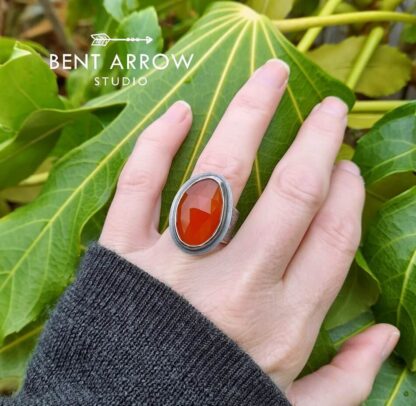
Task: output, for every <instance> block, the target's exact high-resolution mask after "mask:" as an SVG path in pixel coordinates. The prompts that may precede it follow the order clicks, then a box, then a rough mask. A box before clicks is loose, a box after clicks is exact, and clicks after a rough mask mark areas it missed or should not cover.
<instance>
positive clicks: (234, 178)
mask: <svg viewBox="0 0 416 406" xmlns="http://www.w3.org/2000/svg"><path fill="white" fill-rule="evenodd" d="M196 171H197V172H199V173H204V172H216V173H220V174H221V175H223V176H224V177H225V178H226V179H227V180H228V181H229V182H230V183H231V184H232V185H233V186H234V187H236V188H243V187H244V185H245V183H246V176H247V175H246V172H247V168H246V167H245V165H244V162H243V161H242V160H241V159H239V158H235V157H232V156H230V155H228V154H221V153H216V154H211V153H209V154H206V155H204V156H202V157H201V159H200V161H199V162H198V164H197V166H196Z"/></svg>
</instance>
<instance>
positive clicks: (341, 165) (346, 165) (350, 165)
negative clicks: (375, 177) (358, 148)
mask: <svg viewBox="0 0 416 406" xmlns="http://www.w3.org/2000/svg"><path fill="white" fill-rule="evenodd" d="M337 168H338V169H340V170H341V171H346V172H349V173H352V174H353V175H355V176H360V175H361V171H360V168H359V167H358V165H356V164H355V163H354V162H351V161H347V160H343V161H339V162H338V163H337Z"/></svg>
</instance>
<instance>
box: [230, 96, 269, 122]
mask: <svg viewBox="0 0 416 406" xmlns="http://www.w3.org/2000/svg"><path fill="white" fill-rule="evenodd" d="M231 104H232V106H233V107H236V108H238V109H241V110H244V111H247V112H249V113H252V112H253V111H254V112H256V113H257V114H260V115H264V116H269V115H270V108H269V107H268V104H269V103H267V99H266V98H262V97H261V95H260V94H258V93H254V92H250V91H248V89H243V90H241V91H240V92H239V93H237V95H236V96H235V98H234V100H233V102H232V103H231Z"/></svg>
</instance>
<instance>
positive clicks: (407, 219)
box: [0, 0, 416, 406]
mask: <svg viewBox="0 0 416 406" xmlns="http://www.w3.org/2000/svg"><path fill="white" fill-rule="evenodd" d="M211 3H212V4H211ZM242 3H244V2H234V1H226V2H214V1H200V0H180V1H175V2H172V1H169V0H166V1H158V2H155V1H150V0H140V1H139V0H108V1H107V0H103V1H102V2H96V1H93V0H83V1H82V2H81V1H80V0H70V1H69V2H68V5H67V20H66V30H67V32H70V33H72V34H71V35H72V37H74V38H77V36H80V35H81V36H82V35H84V38H86V40H87V41H89V38H88V35H85V34H84V33H82V32H81V33H80V32H79V29H80V28H79V26H85V25H86V24H87V23H88V24H89V25H90V27H91V30H92V32H106V33H107V34H108V35H110V37H122V38H125V37H145V36H146V35H151V37H152V38H153V42H152V43H151V44H149V45H145V44H144V43H140V42H114V43H110V44H109V45H107V46H106V47H94V48H92V49H90V50H89V51H88V52H89V53H90V54H91V53H98V54H99V55H100V61H101V62H100V64H99V65H98V66H97V67H95V68H94V69H91V68H88V69H86V68H79V69H77V70H74V71H72V72H71V73H68V72H64V73H62V72H61V73H60V72H58V71H57V73H58V74H60V75H62V76H61V79H60V81H59V86H58V83H57V81H56V76H55V75H54V73H53V71H51V69H49V67H48V66H47V64H45V63H44V61H43V59H42V58H44V57H45V50H44V48H42V46H40V45H39V44H36V43H29V42H23V41H17V40H15V39H13V38H6V37H2V38H0V88H1V89H2V92H1V93H0V392H12V391H14V390H16V389H17V388H18V386H19V385H20V383H21V381H22V377H23V376H24V371H25V367H26V363H27V360H28V359H29V357H30V354H31V351H32V350H33V347H34V345H35V343H36V339H37V337H38V336H39V334H40V332H41V330H42V326H43V324H44V322H45V320H46V319H47V314H48V312H49V310H50V309H51V308H52V307H53V305H54V304H55V303H56V301H57V299H58V298H59V296H60V295H61V294H62V292H63V290H64V289H65V288H66V287H67V286H68V284H69V283H70V282H71V281H72V280H73V278H74V273H75V270H76V268H77V264H78V262H79V258H80V255H81V254H82V253H83V252H84V250H85V248H86V246H87V245H88V243H89V242H90V241H92V240H94V239H96V238H97V237H98V235H99V232H100V229H101V226H102V223H103V220H104V217H105V213H106V209H107V207H108V202H109V201H110V200H111V197H112V193H113V190H114V186H115V183H116V180H117V177H118V174H119V172H120V170H121V168H122V166H123V164H124V162H125V160H126V158H127V157H128V155H129V153H130V152H131V149H132V147H133V145H134V143H135V141H136V139H137V137H139V136H140V133H141V131H142V130H143V129H144V128H145V127H146V126H147V125H148V124H150V123H151V122H152V121H153V120H154V119H155V118H157V117H158V116H159V115H161V114H162V113H163V112H164V111H165V110H166V109H167V108H168V107H169V106H170V105H171V104H172V103H173V102H174V101H176V100H179V99H184V100H186V101H188V102H189V103H190V104H191V106H192V109H193V113H194V123H193V126H192V130H191V132H190V134H189V136H188V137H187V139H186V141H185V144H184V145H183V147H182V148H181V150H180V152H179V153H178V156H177V157H176V159H175V161H174V165H173V167H172V170H171V172H170V176H169V179H168V182H167V186H166V188H165V190H164V193H163V199H162V217H161V224H160V227H161V229H164V228H165V227H166V225H167V215H168V211H169V207H170V203H171V200H172V198H173V196H174V195H175V193H176V191H177V189H178V188H179V187H180V185H181V184H182V183H183V182H184V181H185V180H186V179H187V178H188V177H189V176H190V174H191V173H192V169H193V166H194V164H195V162H196V159H197V157H198V155H199V153H200V152H201V151H202V149H203V147H204V145H205V144H206V143H207V141H208V140H209V137H210V135H211V134H212V132H213V131H214V129H215V127H216V125H217V123H218V122H219V120H220V118H221V116H222V114H223V113H224V111H225V109H226V107H227V105H228V103H229V102H230V100H231V99H232V97H233V95H234V94H235V93H236V92H237V90H238V89H239V88H240V87H241V85H242V84H243V83H244V82H245V81H246V80H247V79H248V78H249V76H250V75H251V74H252V73H253V72H254V70H255V69H256V68H257V67H259V66H260V65H262V64H263V63H264V62H265V61H267V60H268V59H270V58H276V57H278V58H281V59H283V60H284V61H286V62H287V63H288V64H289V65H290V68H291V76H290V81H289V85H288V90H287V92H286V94H285V96H284V97H283V100H282V102H281V104H280V106H279V108H278V110H277V112H276V115H275V117H274V119H273V121H272V123H271V125H270V127H269V129H268V131H267V134H266V136H265V138H264V141H263V143H262V145H261V147H260V149H259V152H258V154H257V158H256V163H255V165H254V167H253V173H252V175H251V177H250V179H249V182H248V184H247V187H246V188H245V190H244V193H243V195H242V197H241V200H240V202H239V210H240V212H241V219H242V220H243V219H244V218H245V216H246V215H247V214H248V213H249V211H250V209H251V207H252V206H253V204H254V203H255V202H256V200H257V199H258V197H259V195H260V194H261V192H262V190H263V188H264V186H265V184H266V183H267V181H268V178H269V176H270V174H271V172H272V170H273V168H274V166H275V165H276V163H277V162H278V161H279V159H280V158H281V157H282V155H283V154H284V153H285V151H286V150H287V148H288V147H289V146H290V144H291V142H292V141H293V139H294V137H295V136H296V133H297V131H298V129H299V127H300V125H301V124H302V122H303V120H304V119H305V118H306V117H307V115H308V114H309V112H310V111H311V109H312V108H313V107H314V106H315V105H316V104H317V103H319V102H320V101H321V100H322V99H323V98H324V97H326V96H329V95H335V96H338V97H340V98H342V99H344V100H345V101H346V102H347V104H348V105H349V106H350V107H351V108H352V107H353V105H354V102H355V98H354V94H353V92H352V90H354V91H355V93H356V95H357V96H358V98H359V99H360V98H362V97H363V95H364V96H365V97H366V98H377V97H382V96H387V95H392V94H394V93H397V92H398V91H401V92H403V94H404V93H405V92H408V91H409V87H410V83H411V80H412V52H411V51H412V49H413V48H412V47H413V45H412V43H413V42H414V41H413V37H414V35H413V34H414V28H415V27H414V26H413V25H411V24H407V25H406V26H405V28H404V30H403V33H402V34H401V36H400V38H401V41H402V42H403V46H402V45H401V44H400V45H399V46H393V45H392V43H390V44H387V43H386V41H385V39H387V37H388V35H385V38H384V39H381V40H380V41H378V42H377V43H373V44H372V43H371V41H368V37H369V36H371V34H369V32H371V30H372V28H373V26H372V25H368V24H363V23H360V24H354V25H353V26H351V27H350V29H349V31H348V35H346V36H345V35H344V39H343V40H341V41H338V43H337V44H325V43H322V41H321V40H320V37H319V36H318V34H319V30H320V29H319V28H318V29H317V30H316V29H312V30H309V31H307V32H306V33H305V34H302V35H301V36H300V35H298V34H290V35H288V36H285V35H284V34H283V33H281V32H279V31H278V30H277V29H276V21H272V20H281V19H283V18H285V17H287V16H289V17H296V16H299V15H300V16H303V15H307V14H309V15H310V14H314V15H315V14H318V15H319V14H320V13H324V14H330V13H331V12H333V13H336V12H341V11H339V10H344V11H345V10H347V11H348V12H350V11H354V10H355V12H356V13H357V15H359V14H360V10H363V11H365V10H367V8H377V7H378V8H379V9H382V10H391V9H392V5H393V7H395V6H397V5H398V3H399V2H398V1H384V2H372V1H362V0H360V1H352V2H343V3H342V4H341V6H340V8H339V9H338V11H337V8H336V7H332V9H331V7H329V6H331V4H332V3H333V5H335V3H336V2H333V1H331V2H325V1H321V2H319V1H316V0H308V1H300V0H294V1H288V2H281V1H273V0H271V1H257V0H247V1H246V2H245V3H246V4H242ZM283 3H284V4H283ZM328 3H329V5H328ZM339 3H341V2H339ZM376 3H377V4H376ZM152 6H154V7H152ZM322 7H324V11H322ZM325 7H326V8H325ZM29 9H30V6H29ZM331 10H332V11H331ZM314 18H319V17H314ZM293 21H294V24H298V23H297V21H298V19H296V18H294V19H293ZM80 22H82V24H81V23H80ZM385 29H386V32H387V33H388V28H387V27H386V26H385ZM13 30H14V28H13V27H10V28H9V31H10V36H11V37H12V36H13V35H14V31H13ZM6 31H7V30H6ZM344 32H345V30H344ZM75 33H76V34H75ZM316 38H318V39H316ZM300 41H302V43H303V44H305V43H308V42H309V43H310V44H311V45H312V44H317V45H316V46H315V47H314V49H312V50H310V51H308V52H306V53H301V52H300V51H299V50H298V49H296V46H295V44H297V43H299V42H300ZM67 46H73V44H72V43H71V41H69V45H68V44H67ZM409 49H410V51H409ZM86 50H87V49H86ZM160 52H164V53H165V55H166V56H167V57H168V58H173V57H174V56H175V57H179V56H180V55H181V54H183V55H184V56H185V57H187V58H190V57H191V56H192V57H191V63H190V64H189V67H188V68H187V67H185V65H181V66H180V67H179V69H176V68H175V67H174V66H173V65H172V64H171V65H170V66H169V67H168V68H167V69H166V70H158V69H151V68H149V69H146V70H145V71H144V72H143V71H142V70H140V69H131V70H129V71H128V72H127V71H125V69H123V68H121V67H119V68H118V69H113V70H111V71H110V70H109V69H108V66H109V61H111V60H112V59H113V58H114V56H115V55H116V54H117V55H121V57H122V58H124V57H125V56H126V55H127V54H129V53H133V54H140V53H146V54H148V55H149V56H150V57H153V56H155V55H156V54H158V53H160ZM90 62H91V59H90ZM357 69H358V76H357V79H358V80H353V81H351V80H350V79H351V72H353V74H354V75H357ZM97 75H99V76H108V77H112V78H119V79H121V78H123V77H128V78H129V79H134V78H139V77H143V76H144V77H145V78H146V79H147V84H146V85H145V86H139V85H134V84H132V85H130V86H120V85H119V84H117V83H116V84H114V83H113V84H111V85H110V86H106V87H99V86H98V87H97V86H95V83H94V78H95V77H96V76H97ZM413 80H414V79H413ZM342 82H344V83H342ZM345 83H348V84H349V85H350V87H351V88H352V89H349V88H348V87H347V86H346V85H345ZM366 103H367V104H366ZM368 103H370V104H368ZM371 103H374V102H367V101H362V100H359V101H358V102H357V104H356V105H355V107H354V110H353V111H352V113H351V115H350V120H349V123H350V127H351V128H353V129H354V130H350V131H349V132H348V134H347V136H346V139H345V142H346V143H345V144H344V145H343V148H342V150H341V151H340V154H339V158H342V159H354V161H355V162H357V163H358V165H359V166H360V167H361V170H362V175H363V177H364V179H365V181H366V189H367V202H366V207H365V213H364V219H363V224H364V235H363V239H362V244H361V247H360V250H359V252H358V253H357V256H356V260H355V261H354V263H353V265H352V267H351V269H350V273H349V275H348V277H347V280H346V282H345V284H344V286H343V288H342V290H341V292H340V294H339V296H338V298H337V299H336V301H335V303H334V304H333V306H332V308H331V310H330V312H329V313H328V316H327V318H326V320H325V322H324V325H323V327H322V329H321V332H320V334H319V337H318V340H317V343H316V346H315V349H314V351H313V353H312V355H311V357H310V359H309V361H308V363H307V365H306V367H305V370H304V371H303V374H306V373H309V372H313V371H315V370H316V369H317V368H319V367H320V366H321V365H323V364H325V363H327V362H328V361H329V360H330V359H331V358H332V357H333V355H334V354H335V353H336V351H337V350H338V349H339V347H340V346H341V345H342V344H343V343H344V342H345V341H346V340H347V339H348V338H349V337H352V336H353V335H355V334H357V333H359V332H360V331H362V330H363V329H365V328H367V327H368V326H370V325H372V324H374V323H375V322H379V321H381V322H389V323H392V324H395V325H396V326H397V327H398V328H399V329H400V330H401V333H402V337H401V340H400V343H399V345H398V347H397V351H396V353H395V354H394V355H393V356H392V357H391V358H390V359H389V360H388V361H387V362H386V363H385V365H384V366H383V368H382V370H381V373H380V374H379V376H378V378H377V381H376V383H375V385H374V388H373V392H372V394H371V396H370V398H369V399H368V401H367V402H366V404H367V405H371V406H373V405H377V406H379V405H384V404H386V405H409V404H416V371H415V370H416V327H415V326H416V176H415V172H416V102H409V103H407V104H405V105H403V106H402V107H399V108H397V109H394V110H393V111H391V112H389V113H388V114H385V113H386V112H387V111H388V110H391V107H390V106H391V105H392V104H391V102H390V104H387V103H386V102H383V101H375V103H376V104H375V105H373V104H371ZM400 104H402V103H400ZM386 106H388V107H386ZM360 109H361V110H360ZM383 116H384V117H383ZM381 117H382V118H381ZM380 118H381V119H380ZM379 119H380V120H379ZM357 129H358V130H360V131H357ZM363 130H368V131H363ZM357 139H358V142H356V140H357Z"/></svg>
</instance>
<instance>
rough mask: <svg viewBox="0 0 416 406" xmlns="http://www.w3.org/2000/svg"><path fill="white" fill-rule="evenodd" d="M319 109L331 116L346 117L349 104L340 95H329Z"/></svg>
mask: <svg viewBox="0 0 416 406" xmlns="http://www.w3.org/2000/svg"><path fill="white" fill-rule="evenodd" d="M319 111H322V112H324V113H326V114H330V115H331V116H334V117H338V118H344V117H346V116H347V113H348V106H347V105H346V104H345V103H344V102H343V101H342V100H341V99H338V97H332V96H331V97H327V98H326V99H325V100H324V101H323V102H322V103H321V104H320V105H319Z"/></svg>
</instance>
